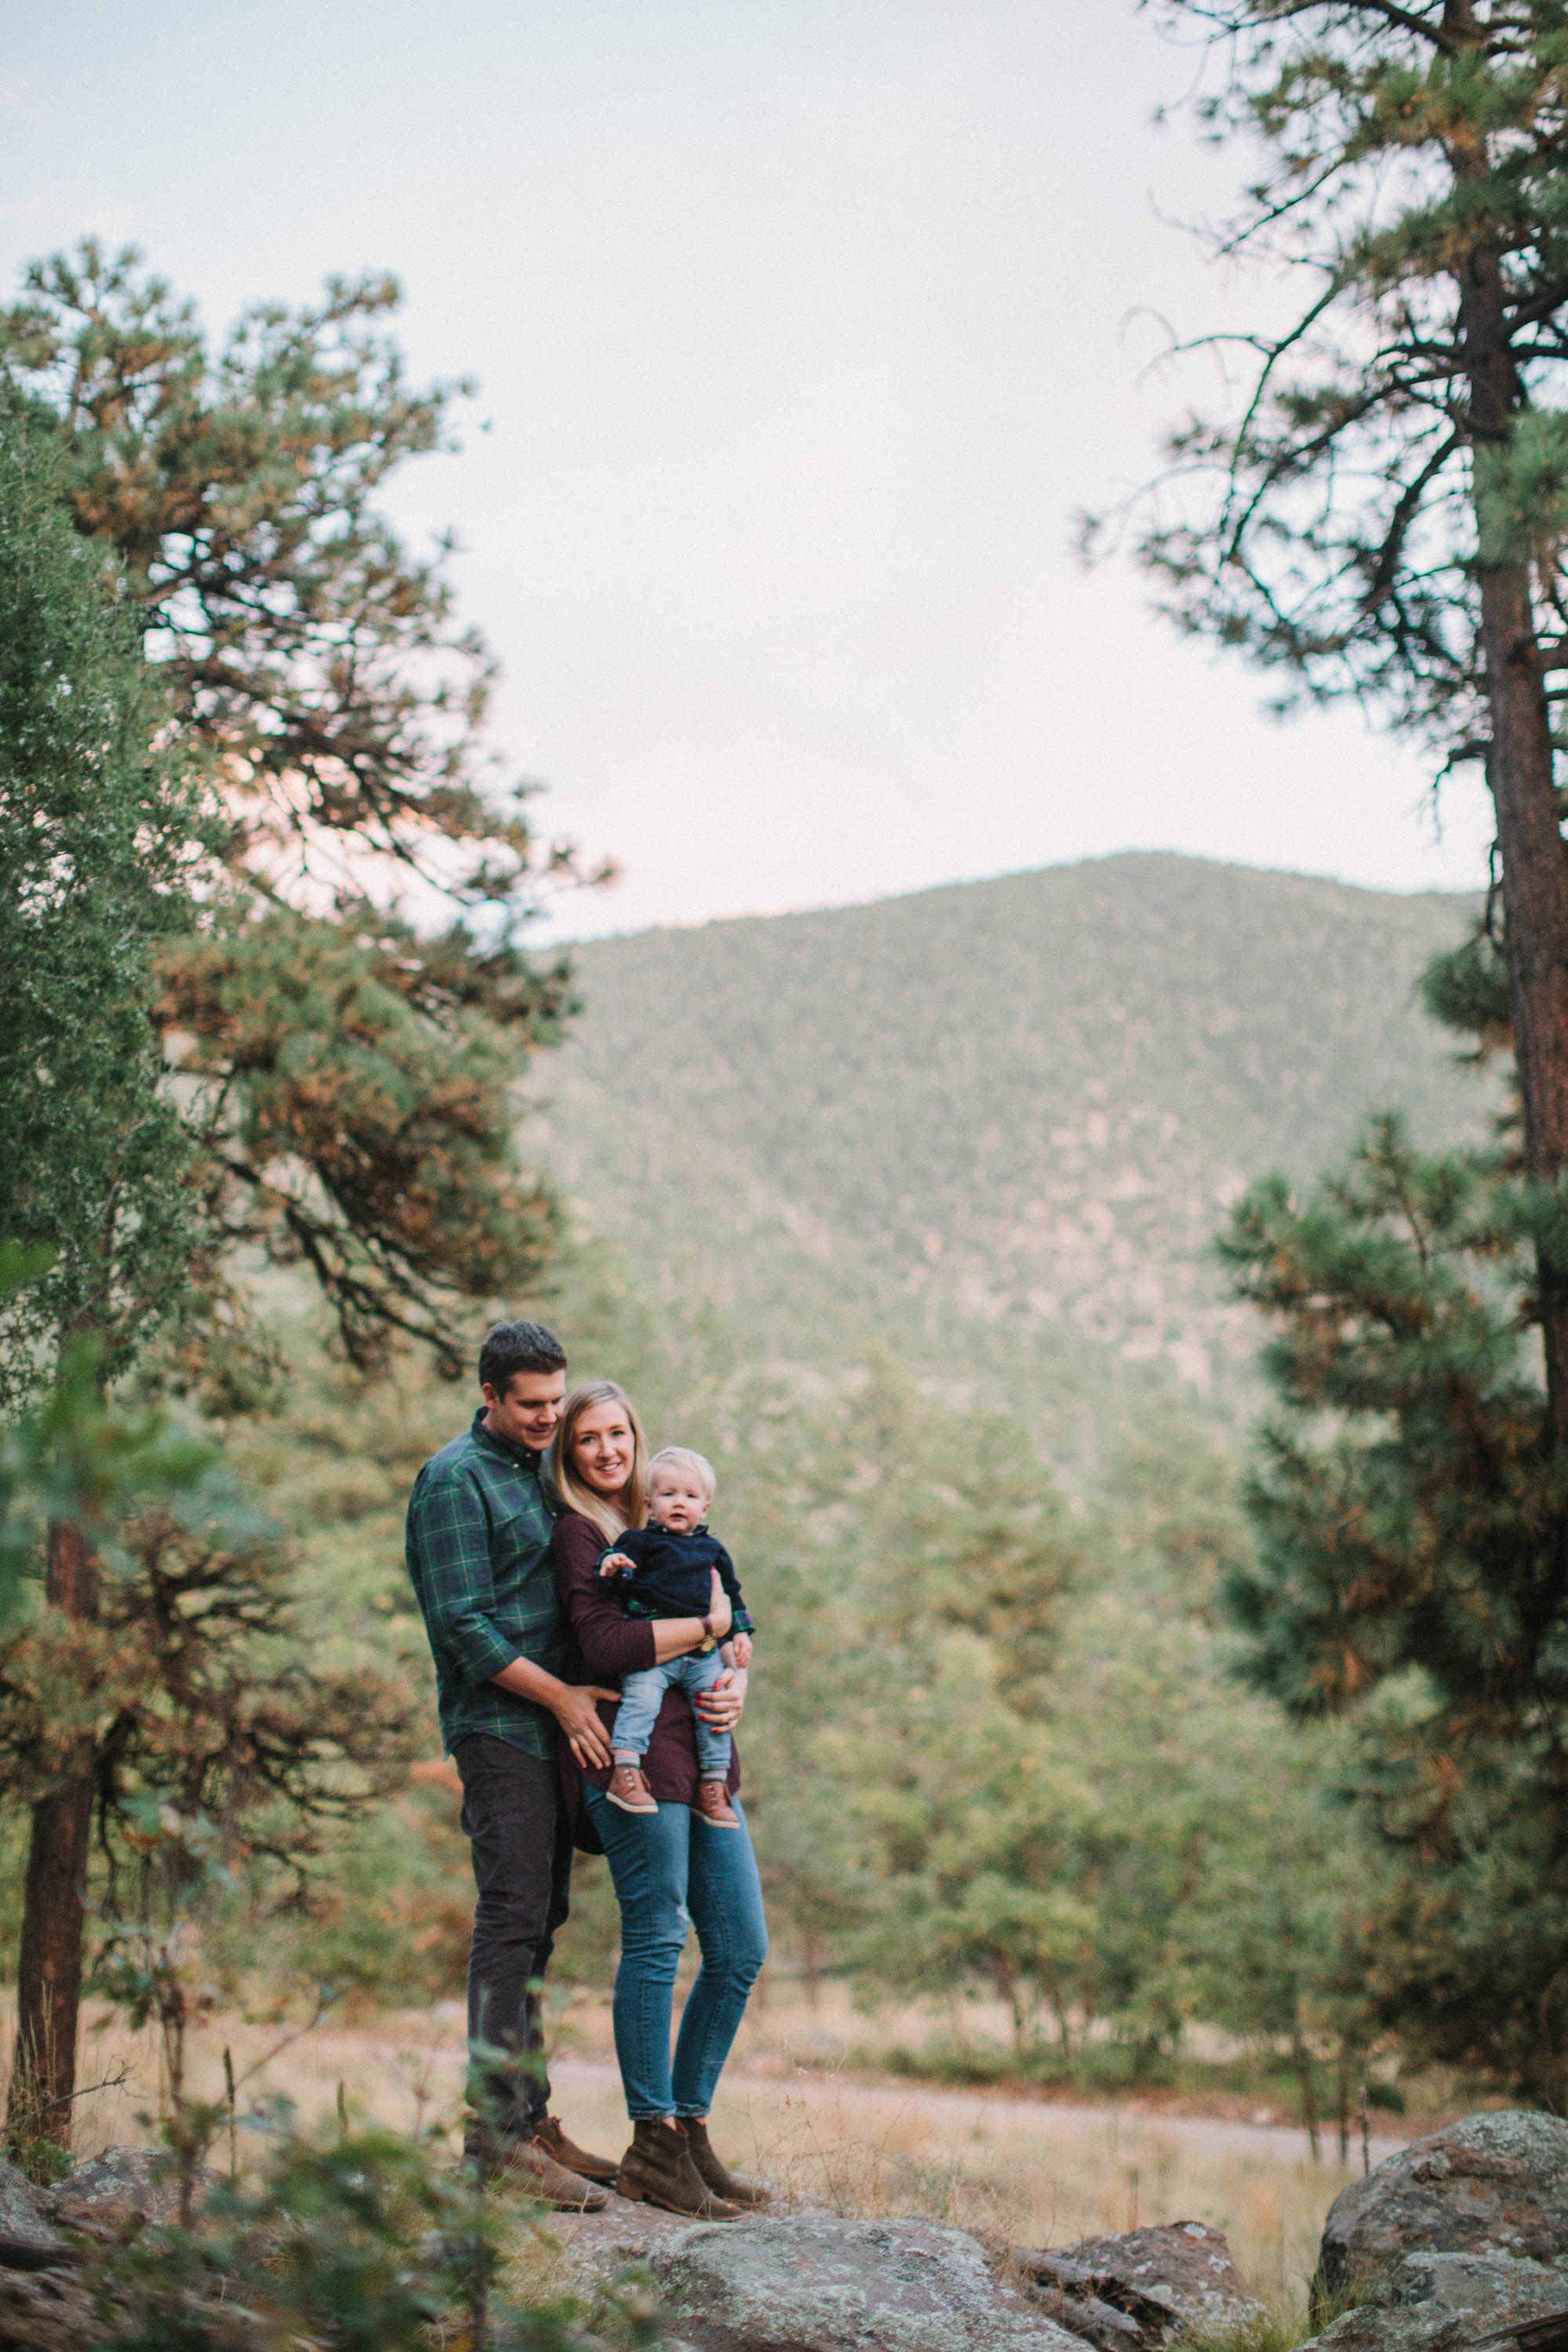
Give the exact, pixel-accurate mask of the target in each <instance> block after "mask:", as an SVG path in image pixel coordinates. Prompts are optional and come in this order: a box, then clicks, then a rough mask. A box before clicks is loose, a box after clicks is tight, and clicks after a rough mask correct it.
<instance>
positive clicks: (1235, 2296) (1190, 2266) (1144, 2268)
mask: <svg viewBox="0 0 1568 2352" xmlns="http://www.w3.org/2000/svg"><path fill="white" fill-rule="evenodd" d="M1014 2260H1015V2262H1016V2263H1017V2265H1018V2267H1019V2269H1020V2270H1022V2271H1023V2272H1024V2273H1026V2276H1027V2277H1028V2278H1029V2279H1030V2280H1032V2281H1033V2282H1034V2283H1035V2286H1036V2290H1037V2294H1038V2295H1039V2296H1040V2299H1041V2300H1042V2302H1043V2303H1044V2305H1045V2307H1046V2309H1047V2310H1048V2311H1049V2312H1050V2314H1051V2315H1052V2317H1053V2318H1055V2319H1057V2320H1058V2321H1059V2322H1060V2323H1061V2325H1062V2326H1066V2327H1070V2328H1071V2329H1072V2330H1073V2332H1074V2333H1075V2334H1076V2335H1079V2336H1086V2337H1087V2338H1088V2339H1089V2342H1090V2343H1092V2344H1096V2345H1098V2346H1099V2347H1100V2352H1118V2347H1119V2346H1120V2345H1121V2344H1125V2345H1126V2346H1127V2347H1128V2352H1135V2347H1137V2346H1138V2345H1143V2346H1152V2345H1156V2344H1161V2343H1163V2341H1164V2340H1165V2338H1166V2337H1167V2336H1170V2335H1172V2334H1173V2333H1174V2332H1175V2331H1176V2330H1177V2329H1179V2328H1181V2327H1183V2326H1186V2325H1188V2324H1191V2325H1192V2326H1194V2327H1195V2328H1197V2329H1199V2330H1201V2331H1202V2332H1203V2333H1204V2334H1205V2335H1207V2336H1219V2335H1226V2334H1231V2333H1234V2332H1235V2331H1237V2330H1238V2329H1242V2328H1246V2327H1247V2326H1251V2325H1253V2323H1254V2322H1256V2321H1258V2320H1259V2319H1261V2318H1262V2316H1263V2309H1262V2305H1259V2304H1258V2303H1255V2302H1254V2301H1253V2299H1252V2297H1251V2296H1250V2295H1249V2294H1247V2289H1246V2287H1245V2286H1244V2285H1243V2284H1242V2282H1241V2273H1239V2271H1238V2270H1237V2267H1236V2264H1235V2263H1234V2262H1233V2261H1232V2260H1231V2252H1230V2248H1229V2247H1228V2246H1227V2245H1226V2242H1225V2236H1224V2232H1223V2231H1219V2230H1215V2229H1211V2228H1210V2226H1209V2224H1208V2223H1207V2222H1206V2221H1168V2222H1165V2223H1163V2225H1162V2226H1161V2227H1159V2228H1158V2229H1152V2230H1126V2231H1120V2232H1118V2233H1117V2234H1116V2235H1114V2236H1110V2237H1104V2238H1079V2240H1078V2241H1077V2242H1075V2243H1074V2244H1072V2245H1070V2246H1052V2247H1049V2248H1043V2249H1040V2250H1038V2251H1036V2250H1034V2249H1032V2248H1028V2247H1022V2246H1021V2247H1019V2248H1017V2249H1016V2252H1015V2254H1014ZM1074 2305H1077V2306H1078V2310H1077V2311H1076V2312H1075V2310H1074V2308H1073V2306H1074ZM1118 2319H1120V2320H1121V2326H1117V2321H1118ZM1129 2327H1130V2328H1131V2335H1129V2334H1128V2333H1127V2330H1128V2329H1129Z"/></svg>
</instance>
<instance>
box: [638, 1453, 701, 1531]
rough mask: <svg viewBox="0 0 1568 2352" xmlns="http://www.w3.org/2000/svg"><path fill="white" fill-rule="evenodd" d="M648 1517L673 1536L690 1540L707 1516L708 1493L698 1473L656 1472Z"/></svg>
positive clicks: (649, 1500) (648, 1498)
mask: <svg viewBox="0 0 1568 2352" xmlns="http://www.w3.org/2000/svg"><path fill="white" fill-rule="evenodd" d="M647 1515H648V1517H649V1518H650V1519H652V1520H653V1522H654V1524H655V1526H656V1527H661V1528H668V1529H669V1532H670V1534H671V1535H672V1536H689V1534H690V1533H691V1530H692V1528H699V1527H700V1526H701V1524H702V1522H703V1520H704V1519H705V1518H706V1517H707V1516H708V1489H707V1487H706V1486H704V1485H703V1483H702V1480H701V1479H700V1477H699V1475H698V1474H697V1472H696V1471H695V1470H680V1469H676V1468H669V1469H658V1470H656V1471H655V1472H654V1474H653V1479H652V1483H651V1484H650V1486H649V1487H648V1494H647Z"/></svg>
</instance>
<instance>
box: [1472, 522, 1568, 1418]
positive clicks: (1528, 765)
mask: <svg viewBox="0 0 1568 2352" xmlns="http://www.w3.org/2000/svg"><path fill="white" fill-rule="evenodd" d="M1481 642H1482V649H1483V652H1484V655H1485V659H1486V672H1487V693H1488V699H1489V702H1490V704H1491V719H1492V747H1491V753H1490V757H1489V761H1488V772H1489V773H1488V781H1489V783H1490V785H1491V793H1492V800H1493V803H1494V804H1495V806H1496V809H1497V830H1498V847H1499V849H1500V852H1501V856H1502V895H1503V909H1504V913H1505V915H1506V918H1507V923H1508V972H1509V993H1510V1003H1511V1008H1512V1014H1513V1043H1514V1055H1515V1059H1516V1061H1517V1064H1518V1067H1519V1087H1520V1097H1521V1106H1522V1108H1523V1113H1524V1164H1525V1167H1526V1169H1527V1170H1528V1171H1529V1173H1530V1174H1531V1176H1536V1177H1540V1178H1542V1179H1544V1180H1545V1181H1548V1182H1550V1181H1552V1180H1553V1179H1555V1178H1556V1177H1558V1176H1560V1175H1561V1174H1562V1172H1563V1170H1564V1169H1565V1168H1568V854H1565V852H1564V849H1563V836H1562V834H1561V832H1560V831H1559V829H1558V819H1557V811H1556V808H1555V806H1554V804H1553V792H1552V732H1551V719H1550V715H1549V713H1548V710H1547V704H1546V696H1545V692H1544V689H1543V687H1542V674H1541V663H1540V656H1539V654H1538V652H1537V648H1536V642H1535V628H1534V615H1533V614H1532V612H1531V601H1530V588H1529V580H1528V576H1527V574H1526V573H1525V572H1524V571H1523V569H1522V567H1517V566H1513V565H1510V566H1509V567H1507V568H1506V569H1503V570H1499V571H1495V572H1483V573H1482V575H1481ZM1538 1289H1539V1297H1540V1312H1541V1335H1542V1345H1543V1348H1544V1349H1545V1356H1546V1385H1547V1394H1548V1397H1549V1399H1550V1404H1551V1428H1552V1444H1553V1447H1554V1449H1556V1450H1558V1451H1561V1450H1563V1448H1564V1447H1568V1268H1564V1267H1563V1266H1560V1265H1557V1264H1555V1263H1554V1262H1553V1261H1552V1258H1551V1257H1550V1256H1549V1255H1547V1254H1546V1253H1545V1252H1542V1253H1541V1255H1540V1259H1539V1283H1538Z"/></svg>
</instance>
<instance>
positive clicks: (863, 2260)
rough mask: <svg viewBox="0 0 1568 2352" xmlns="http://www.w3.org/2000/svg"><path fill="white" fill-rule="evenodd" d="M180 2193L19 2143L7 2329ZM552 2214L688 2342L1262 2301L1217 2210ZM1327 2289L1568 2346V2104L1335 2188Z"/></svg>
mask: <svg viewBox="0 0 1568 2352" xmlns="http://www.w3.org/2000/svg"><path fill="white" fill-rule="evenodd" d="M167 2208H168V2191H167V2189H162V2188H160V2186H159V2185H158V2182H157V2180H156V2179H155V2176H154V2173H153V2152H152V2151H150V2150H145V2149H114V2150H110V2151H108V2152H107V2153H106V2154H105V2155H104V2156H102V2157H100V2158H94V2159H92V2160H91V2161H89V2163H86V2164H83V2165H79V2166H78V2168H76V2170H75V2171H74V2172H73V2173H71V2174H69V2175H68V2177H67V2179H65V2180H64V2181H63V2182H62V2183H61V2184H60V2185H59V2186H58V2188H57V2189H52V2190H47V2191H46V2190H41V2189H35V2188H34V2187H32V2186H31V2184H29V2183H28V2182H27V2181H26V2180H24V2179H23V2178H22V2176H21V2175H20V2174H19V2173H16V2172H15V2171H13V2170H12V2169H11V2168H9V2167H7V2166H4V2165H0V2352H68V2347H71V2352H74V2347H79V2346H80V2345H81V2344H82V2343H84V2342H85V2341H87V2340H89V2335H90V2333H91V2332H92V2324H91V2319H90V2315H89V2311H88V2309H87V2306H86V2303H85V2299H84V2296H83V2294H82V2290H81V2286H80V2269H81V2263H82V2258H83V2254H84V2252H87V2251H89V2250H90V2249H91V2248H93V2247H94V2246H98V2245H101V2244H103V2243H106V2242H109V2241H110V2240H111V2239H113V2238H115V2237H117V2236H118V2237H124V2236H125V2235H126V2234H127V2233H129V2232H131V2231H134V2230H136V2229H137V2228H143V2227H146V2226H148V2225H149V2224H151V2225H153V2226H156V2225H157V2224H158V2223H159V2222H160V2221H164V2220H166V2219H167V2218H168V2211H167ZM549 2228H550V2231H551V2234H552V2238H553V2239H554V2241H555V2242H556V2243H557V2245H558V2247H559V2249H560V2259H561V2260H562V2261H563V2263H564V2264H565V2265H566V2266H567V2268H568V2269H569V2270H570V2271H572V2272H574V2273H576V2274H578V2275H579V2276H580V2277H581V2278H582V2280H583V2281H584V2284H588V2283H591V2282H593V2281H595V2280H607V2279H610V2278H613V2277H615V2276H616V2275H617V2274H619V2273H623V2272H624V2271H625V2269H626V2265H627V2263H637V2264H638V2265H640V2266H642V2267H643V2268H644V2269H645V2270H646V2272H647V2273H648V2274H649V2275H650V2276H651V2278H652V2280H653V2282H654V2285H655V2288H656V2291H657V2294H658V2300H659V2303H660V2305H661V2306H662V2308H663V2310H664V2312H665V2314H666V2318H667V2327H668V2344H669V2346H670V2352H678V2347H685V2352H1083V2347H1085V2346H1086V2345H1087V2346H1091V2347H1094V2352H1163V2347H1171V2352H1177V2347H1180V2346H1181V2345H1182V2344H1183V2343H1184V2342H1185V2343H1186V2344H1188V2345H1193V2346H1195V2345H1204V2346H1206V2347H1213V2346H1214V2345H1215V2344H1216V2343H1218V2342H1228V2343H1230V2344H1233V2345H1237V2346H1242V2345H1245V2344H1246V2343H1247V2340H1248V2338H1249V2337H1256V2336H1257V2335H1258V2331H1259V2329H1260V2327H1261V2326H1262V2325H1263V2323H1264V2322H1265V2321H1266V2319H1267V2314H1266V2313H1265V2311H1264V2310H1263V2307H1262V2306H1261V2305H1260V2304H1259V2303H1258V2302H1257V2301H1256V2300H1255V2299H1254V2298H1253V2297H1252V2296H1251V2295H1250V2294H1248V2291H1247V2286H1246V2284H1245V2283H1244V2281H1243V2280H1242V2278H1241V2276H1240V2275H1239V2273H1237V2268H1236V2265H1235V2263H1234V2262H1233V2261H1232V2259H1231V2255H1230V2251H1229V2248H1228V2247H1227V2245H1226V2241H1225V2238H1224V2236H1223V2235H1222V2234H1221V2232H1220V2231H1218V2230H1216V2229H1215V2228H1213V2227H1212V2226H1211V2225H1209V2224H1207V2223H1205V2222H1202V2221H1168V2222H1163V2223H1161V2224H1159V2225H1157V2226H1153V2227H1149V2228H1142V2229H1135V2230H1129V2231H1119V2232H1110V2233H1106V2234H1103V2235H1100V2236H1098V2237H1091V2238H1084V2239H1079V2240H1078V2241H1076V2242H1072V2243H1069V2244H1067V2245H1059V2246H1052V2247H1038V2246H1036V2247H1031V2246H1016V2245H1014V2246H1008V2245H1005V2244H999V2243H994V2242H993V2243H986V2242H983V2241H982V2240H981V2239H980V2238H979V2237H978V2236H976V2235H973V2234H972V2233H970V2232H968V2231H963V2230H959V2229H955V2228H952V2227H951V2226H949V2225H947V2224H945V2223H942V2222H940V2221H932V2220H931V2219H929V2218H927V2217H925V2216H903V2217H899V2216H889V2217H884V2218H877V2219H870V2220H865V2219H854V2218H848V2217H846V2216H844V2215H841V2214H837V2213H834V2212H832V2211H829V2210H825V2209H821V2208H812V2207H810V2206H808V2205H805V2204H804V2203H798V2202H797V2203H796V2204H795V2206H794V2207H793V2208H792V2209H790V2210H773V2211H768V2212H759V2213H756V2214H753V2215H749V2216H748V2217H746V2218H745V2219H744V2220H742V2221H731V2222H725V2223H717V2224H714V2223H707V2224H701V2223H699V2224H696V2225H693V2224H690V2223H688V2222H686V2221H682V2220H680V2219H679V2217H677V2216H674V2215H670V2214H664V2213H658V2212H656V2211H654V2210H652V2209H651V2208H650V2207H647V2206H644V2205H632V2204H628V2203H626V2201H624V2200H622V2199H620V2198H616V2197H612V2198H611V2200H610V2201H609V2203H608V2204H607V2205H606V2207H605V2210H603V2211H601V2212H598V2213H593V2214H586V2213H585V2214H571V2215H559V2216H555V2217H553V2218H552V2221H551V2222H550V2224H549ZM1315 2295H1316V2300H1317V2308H1318V2310H1319V2313H1320V2315H1321V2319H1322V2323H1323V2324H1322V2326H1321V2332H1320V2333H1319V2334H1318V2335H1317V2336H1315V2337H1314V2338H1312V2339H1311V2341H1312V2347H1313V2352H1468V2347H1473V2346H1476V2345H1478V2344H1481V2343H1486V2342H1488V2341H1489V2342H1490V2344H1491V2345H1492V2346H1493V2347H1495V2352H1504V2347H1513V2346H1517V2347H1518V2352H1568V2123H1564V2122H1562V2121H1560V2120H1558V2119H1557V2118H1556V2117H1553V2116H1539V2115H1528V2114H1521V2113H1514V2112H1505V2113H1500V2114H1488V2115H1479V2116H1468V2117H1466V2118H1465V2119H1464V2120H1462V2121H1461V2122H1459V2123H1458V2124H1454V2125H1451V2126H1448V2127H1447V2128H1446V2129H1445V2130H1443V2131H1440V2132H1437V2133H1435V2134H1433V2135H1431V2136H1430V2137H1427V2138H1425V2139H1422V2140H1418V2141H1416V2142H1415V2143H1414V2144H1413V2145H1412V2146H1410V2147H1406V2148H1403V2149H1400V2150H1399V2151H1398V2152H1397V2153H1395V2154H1394V2155H1392V2156H1390V2157H1388V2158H1386V2159H1385V2160H1384V2162H1383V2163H1382V2164H1380V2165H1379V2166H1378V2167H1377V2168H1376V2170H1375V2171H1374V2172H1373V2173H1372V2174H1371V2175H1370V2176H1369V2177H1368V2178H1367V2179H1364V2180H1359V2181H1356V2182H1354V2183H1352V2186H1351V2187H1349V2188H1348V2189H1344V2190H1343V2191H1342V2194H1341V2195H1340V2196H1339V2198H1338V2199H1337V2200H1335V2202H1334V2204H1333V2206H1332V2208H1331V2211H1330V2213H1329V2217H1328V2223H1327V2226H1326V2228H1325V2230H1324V2233H1323V2240H1322V2246H1321V2254H1320V2260H1319V2270H1318V2278H1317V2282H1316V2286H1315ZM1347 2305H1348V2306H1349V2307H1348V2308H1347V2307H1346V2306H1347Z"/></svg>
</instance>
